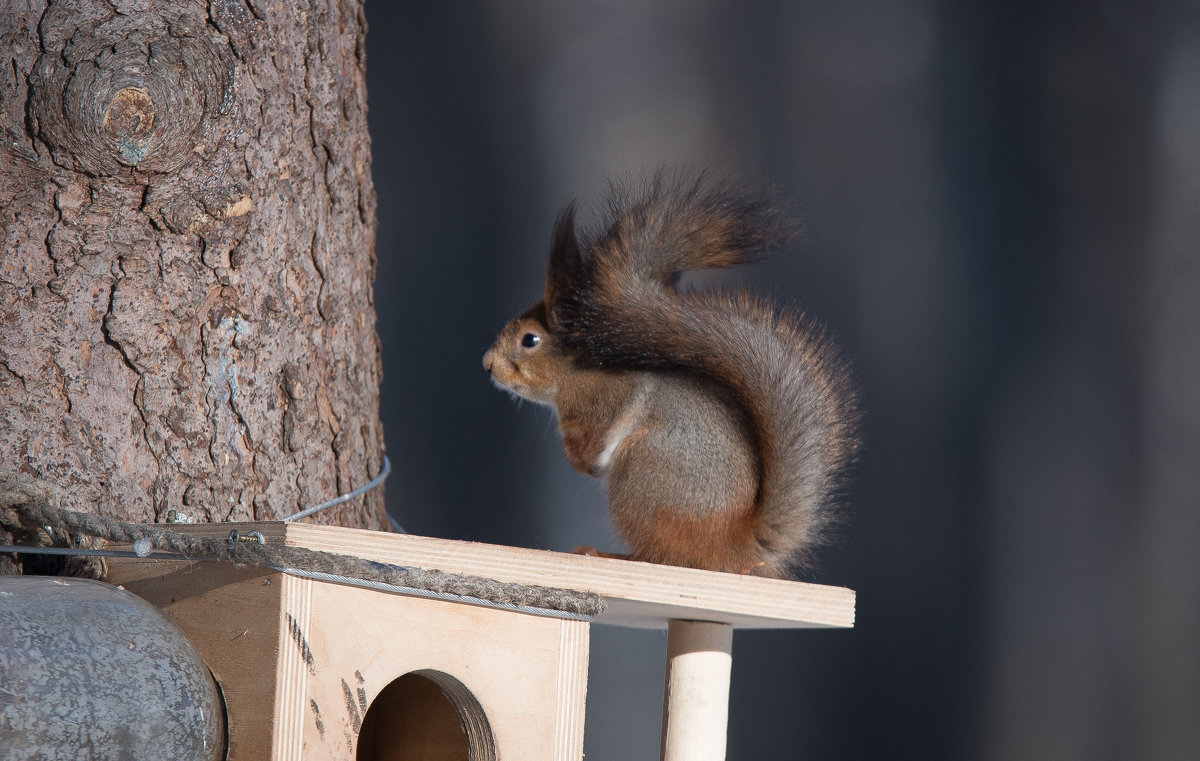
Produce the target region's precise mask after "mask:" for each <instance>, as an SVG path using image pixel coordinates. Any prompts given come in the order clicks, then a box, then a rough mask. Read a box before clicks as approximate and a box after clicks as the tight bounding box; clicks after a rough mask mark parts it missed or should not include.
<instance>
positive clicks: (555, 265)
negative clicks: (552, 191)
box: [546, 201, 583, 314]
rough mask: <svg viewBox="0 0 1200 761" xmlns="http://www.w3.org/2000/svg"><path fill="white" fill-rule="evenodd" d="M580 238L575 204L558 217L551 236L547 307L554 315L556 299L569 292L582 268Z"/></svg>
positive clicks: (547, 273)
mask: <svg viewBox="0 0 1200 761" xmlns="http://www.w3.org/2000/svg"><path fill="white" fill-rule="evenodd" d="M582 263H583V262H582V257H581V254H580V251H579V238H578V237H576V235H575V202H574V201H572V202H571V203H569V204H567V207H566V208H565V209H563V210H562V213H560V214H559V215H558V219H556V220H555V222H554V233H553V234H552V235H551V236H550V265H549V267H548V268H547V271H546V307H547V311H548V312H550V313H551V314H553V312H554V304H555V298H556V297H557V296H561V295H562V294H564V293H567V292H569V290H570V288H571V286H572V285H573V284H574V283H575V282H576V281H577V280H578V278H579V270H580V268H581V266H582Z"/></svg>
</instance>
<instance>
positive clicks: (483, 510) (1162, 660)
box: [367, 0, 1200, 761]
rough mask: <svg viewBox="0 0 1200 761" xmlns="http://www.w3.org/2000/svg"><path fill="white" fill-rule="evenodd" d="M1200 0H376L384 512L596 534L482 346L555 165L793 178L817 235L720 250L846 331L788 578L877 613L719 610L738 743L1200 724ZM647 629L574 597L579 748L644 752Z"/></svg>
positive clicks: (551, 447) (1052, 746)
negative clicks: (819, 538)
mask: <svg viewBox="0 0 1200 761" xmlns="http://www.w3.org/2000/svg"><path fill="white" fill-rule="evenodd" d="M1197 11H1198V9H1197V4H1196V3H1190V4H1185V3H1182V2H1158V3H1154V2H1098V3H1066V2H1020V1H1019V0H1018V1H1016V2H1007V1H1005V0H991V1H984V0H979V1H975V0H966V1H965V2H943V3H940V4H939V3H930V2H907V1H905V2H897V1H895V0H865V1H859V0H837V1H836V2H834V1H823V2H809V3H788V2H781V1H780V2H752V3H747V2H734V1H732V0H729V1H725V2H721V1H717V0H711V1H709V2H685V1H684V0H677V1H671V0H654V1H647V0H610V1H609V2H588V3H555V2H550V1H549V0H533V1H530V2H520V3H517V2H513V3H388V2H380V1H379V0H373V1H372V2H369V3H368V4H367V16H368V20H369V22H370V25H371V28H370V33H369V35H368V48H367V49H368V71H369V76H368V79H369V88H370V108H371V111H370V115H371V131H372V140H373V151H374V161H375V165H374V171H375V181H376V188H377V190H378V193H379V222H380V224H379V239H378V247H377V253H378V257H379V270H378V274H379V279H378V282H377V284H376V301H377V306H378V313H379V331H380V335H381V338H382V341H383V352H384V353H383V361H384V369H385V377H384V388H383V418H384V423H385V426H386V431H387V442H388V449H389V452H390V454H391V459H392V461H393V462H394V463H395V467H396V472H395V474H394V475H393V477H392V480H391V481H389V484H388V504H389V509H390V510H391V512H392V513H393V514H394V515H395V516H396V518H397V519H398V520H399V521H400V522H401V523H403V524H404V525H405V526H406V527H407V528H408V529H409V530H410V531H413V532H414V533H420V534H429V535H433V536H441V537H451V538H460V539H471V540H480V541H487V542H498V543H505V544H513V545H518V546H526V547H541V548H548V549H556V550H568V549H570V548H571V547H572V546H574V545H576V544H581V543H586V544H593V545H597V546H601V547H608V548H613V549H615V548H616V545H615V541H614V539H613V538H612V532H611V528H610V525H609V523H608V518H607V514H606V511H605V508H604V498H603V492H602V487H601V485H600V484H599V483H598V482H594V481H592V480H590V479H587V478H586V477H584V476H582V475H579V474H577V473H575V472H574V471H572V470H571V468H570V466H569V465H568V463H567V461H566V458H565V457H564V455H563V454H562V451H561V447H560V445H559V441H558V436H557V433H556V430H555V425H554V421H553V419H552V417H551V416H550V414H549V413H548V412H547V411H545V410H543V409H541V408H538V407H536V406H534V405H528V404H527V405H524V406H523V407H520V408H518V406H517V405H515V404H514V403H513V402H512V401H511V400H510V399H509V398H507V396H506V395H505V394H503V393H501V392H498V391H496V390H495V389H493V388H492V387H491V385H490V384H489V382H488V380H487V377H486V375H485V374H484V372H483V370H482V368H481V365H480V358H481V355H482V354H483V351H484V350H485V349H486V348H487V346H488V344H489V343H490V342H491V340H492V338H493V336H494V334H495V332H496V331H497V330H498V329H499V328H500V327H501V326H502V325H503V324H504V322H505V321H506V320H507V319H508V318H510V317H512V316H513V315H515V314H516V313H517V312H519V311H521V310H523V309H524V308H525V307H527V306H528V305H529V304H531V303H532V302H534V301H536V300H537V299H538V298H539V294H540V292H541V288H542V275H543V268H544V257H545V253H546V248H547V242H548V238H549V229H550V224H551V221H552V219H553V215H554V214H555V212H556V211H557V210H558V209H559V208H560V207H561V205H562V204H564V203H565V202H566V201H567V200H569V199H570V198H573V197H578V198H580V200H581V201H583V202H584V203H585V204H586V203H587V202H589V201H592V200H594V199H596V197H597V194H598V192H599V190H600V188H601V187H602V183H603V181H604V179H605V178H606V177H608V176H610V175H612V174H614V173H619V172H629V171H631V172H635V173H636V172H639V171H641V170H644V169H647V168H652V167H654V166H655V165H657V164H660V163H661V164H667V165H672V166H677V165H691V166H708V167H712V168H715V169H716V170H718V171H719V172H721V173H724V174H728V175H731V176H733V177H735V178H739V179H742V180H746V181H749V182H769V183H774V184H776V185H778V186H780V187H781V188H783V190H784V192H785V194H786V195H787V196H788V197H789V198H791V199H792V200H794V201H795V203H796V204H797V205H798V207H799V208H801V209H802V210H803V213H804V218H805V227H806V237H805V240H804V242H803V243H802V244H801V245H798V246H797V247H795V248H794V249H793V250H792V251H789V252H788V255H787V256H785V257H783V258H782V259H781V260H780V261H777V262H775V263H772V264H768V265H763V266H759V267H756V268H754V269H752V270H748V271H746V272H743V273H736V274H737V276H738V277H740V278H741V279H742V280H745V281H750V282H754V283H756V284H757V286H758V287H759V288H762V289H765V290H768V291H771V292H773V293H774V294H775V295H776V296H777V297H778V298H779V299H780V300H781V301H786V302H789V303H793V304H798V305H800V306H802V307H804V308H806V309H808V310H810V311H812V312H813V313H815V314H817V315H819V316H820V317H821V318H822V319H823V320H824V321H825V322H826V323H828V325H829V326H830V327H831V329H832V330H833V331H834V332H835V333H836V334H837V335H838V337H839V339H840V342H841V344H842V345H843V346H844V348H845V349H846V351H847V352H848V353H849V354H850V355H851V356H852V357H853V358H854V361H855V364H856V366H857V370H858V373H859V375H860V378H861V383H862V386H863V389H864V399H865V406H866V426H865V428H866V438H867V451H866V455H865V457H864V458H863V461H862V463H861V465H860V466H859V468H858V470H857V474H856V480H855V486H854V490H853V493H852V495H851V502H852V505H853V513H852V516H851V518H850V520H849V521H848V522H847V527H846V528H845V529H844V530H843V531H842V534H841V536H840V540H839V543H838V546H835V547H831V548H829V549H827V550H826V551H824V552H823V554H822V556H821V561H820V564H819V570H818V571H817V572H816V573H814V574H812V575H811V576H809V577H807V578H808V579H809V580H813V581H818V582H822V583H829V584H838V585H845V586H849V587H852V588H854V589H856V590H857V591H858V623H857V626H856V628H855V629H853V630H849V631H794V632H741V633H739V634H737V636H736V637H735V639H734V673H733V693H732V700H731V703H732V706H731V720H730V743H729V758H730V759H733V760H735V761H736V760H738V759H793V758H839V759H842V758H844V759H862V758H889V759H916V758H920V759H933V760H937V759H948V760H949V759H1058V760H1062V759H1081V760H1083V759H1087V760H1088V761H1095V760H1096V759H1100V760H1103V759H1195V758H1200V542H1198V540H1200V509H1198V508H1200V401H1198V395H1197V389H1198V388H1200V307H1198V306H1197V301H1198V295H1200V14H1198V12H1197ZM664 644H665V638H664V635H663V634H662V633H659V632H646V631H630V630H622V629H616V628H612V627H606V626H597V627H595V628H594V629H593V660H592V672H591V686H590V691H589V697H588V726H587V739H586V749H587V757H588V759H590V760H596V761H606V760H609V759H611V760H614V761H622V760H623V759H651V758H655V757H656V754H657V752H658V732H659V720H660V710H661V709H660V706H661V699H662V695H661V690H662V681H661V680H662V668H663V650H664ZM514 699H520V696H514Z"/></svg>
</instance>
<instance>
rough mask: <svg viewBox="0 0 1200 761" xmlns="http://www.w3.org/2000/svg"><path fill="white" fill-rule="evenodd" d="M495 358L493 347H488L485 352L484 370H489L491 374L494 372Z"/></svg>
mask: <svg viewBox="0 0 1200 761" xmlns="http://www.w3.org/2000/svg"><path fill="white" fill-rule="evenodd" d="M493 359H494V358H493V356H492V350H491V349H488V350H487V351H486V352H484V354H483V369H484V370H487V371H488V374H489V375H490V374H491V372H492V361H493Z"/></svg>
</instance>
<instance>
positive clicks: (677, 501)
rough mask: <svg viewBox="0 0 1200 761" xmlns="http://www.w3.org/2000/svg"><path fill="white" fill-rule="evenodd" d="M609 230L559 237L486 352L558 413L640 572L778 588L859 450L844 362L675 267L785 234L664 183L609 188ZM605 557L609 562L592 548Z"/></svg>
mask: <svg viewBox="0 0 1200 761" xmlns="http://www.w3.org/2000/svg"><path fill="white" fill-rule="evenodd" d="M605 200H606V203H605V206H604V208H605V209H606V212H605V213H604V214H603V218H602V221H601V225H600V226H599V228H598V229H597V231H596V232H594V233H580V232H577V230H576V224H575V206H574V203H572V204H570V205H568V206H567V207H566V209H565V210H564V211H563V212H562V213H561V214H560V215H559V217H558V219H557V221H556V223H555V225H554V232H553V235H552V241H551V248H550V261H549V267H548V274H547V278H546V289H545V299H544V300H543V301H541V302H539V303H538V304H536V305H535V306H533V307H532V308H531V309H529V311H527V312H525V313H524V314H522V315H521V316H519V317H517V318H516V319H514V320H513V321H512V322H510V323H509V324H508V325H507V326H506V327H505V328H504V329H503V331H501V333H500V335H499V337H497V339H496V342H495V343H494V344H493V345H492V347H491V348H490V349H489V350H488V352H487V353H486V354H485V355H484V358H483V365H484V367H485V368H486V369H487V371H488V372H489V373H490V374H491V377H492V380H493V382H494V383H495V384H496V385H498V386H500V387H501V388H504V389H507V390H508V391H510V392H512V393H514V394H516V395H518V396H521V397H523V398H525V399H529V400H531V401H534V402H540V403H543V404H547V405H550V406H551V407H553V408H554V409H555V411H556V412H557V414H558V421H559V427H560V429H561V431H562V436H563V448H564V449H565V450H566V453H567V457H568V458H569V459H570V461H571V464H572V465H574V466H575V468H576V469H577V470H580V471H582V472H584V473H587V474H589V475H592V476H598V477H601V478H604V479H605V480H606V481H607V484H608V498H609V504H610V507H611V510H612V516H613V521H614V524H615V526H616V529H617V531H618V533H619V534H620V535H621V537H622V538H623V539H624V540H625V541H626V542H627V543H628V545H629V548H630V553H629V556H628V557H630V558H631V559H633V560H644V561H649V562H654V563H665V564H670V565H679V566H688V567H692V568H704V569H709V570H716V571H728V572H733V573H751V574H756V575H761V576H771V577H787V576H789V575H790V573H791V571H792V569H794V568H797V567H802V566H804V565H807V564H808V563H809V562H810V560H811V552H812V549H813V548H814V547H815V546H816V545H818V544H819V543H820V541H821V540H822V538H823V535H824V534H826V533H827V529H828V528H829V526H830V524H831V521H832V520H833V518H834V515H832V513H833V512H834V510H833V504H834V503H835V502H836V498H837V494H838V492H839V488H840V486H841V484H842V480H843V477H844V473H845V470H846V468H847V466H848V464H849V463H850V462H851V461H852V460H853V459H854V457H855V455H856V452H857V449H858V436H857V418H858V413H857V401H856V396H857V395H856V391H855V388H854V383H853V381H852V379H851V375H850V372H849V370H848V368H847V365H846V363H845V362H844V361H843V360H842V359H841V357H840V355H839V354H838V352H837V351H836V350H835V349H834V347H833V345H832V343H831V342H830V340H829V339H828V337H827V335H826V333H825V332H824V331H823V330H822V329H821V327H820V326H819V325H818V324H817V323H816V322H814V321H813V320H812V319H810V318H808V317H806V316H803V315H800V314H796V313H792V312H788V311H781V310H778V309H776V308H774V307H773V306H772V305H770V304H769V303H768V302H766V301H764V300H762V299H761V298H757V297H755V296H751V295H749V294H747V293H745V292H736V293H723V292H714V291H707V290H680V289H679V288H678V287H677V285H678V281H679V276H680V274H681V273H683V272H685V271H688V270H696V269H705V268H710V267H729V266H733V265H737V264H742V263H746V262H750V261H755V260H757V259H760V258H762V257H763V256H765V255H766V254H768V253H770V252H771V251H773V250H774V249H777V248H779V247H780V246H781V245H782V244H784V243H785V242H787V240H788V239H790V237H791V235H792V231H793V226H792V224H791V221H790V219H789V217H788V215H787V214H785V213H784V212H783V211H782V210H781V208H780V206H779V205H778V204H776V203H775V202H774V201H773V200H772V199H771V198H770V197H769V196H768V195H765V194H753V193H748V192H744V191H741V190H738V189H735V188H733V187H731V186H729V185H725V184H721V183H716V182H713V181H711V180H709V179H708V178H707V177H706V176H704V175H699V176H688V175H670V174H667V173H666V172H663V171H660V172H658V173H657V174H655V175H654V176H653V177H652V178H650V179H649V180H648V181H647V182H645V183H644V184H643V186H642V187H641V188H640V189H630V187H628V186H622V185H620V184H616V183H614V184H611V185H610V188H609V192H608V194H607V197H606V199H605ZM600 554H604V553H600Z"/></svg>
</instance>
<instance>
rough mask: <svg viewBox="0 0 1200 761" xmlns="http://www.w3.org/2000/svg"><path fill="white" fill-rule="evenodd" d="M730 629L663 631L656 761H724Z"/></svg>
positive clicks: (686, 624)
mask: <svg viewBox="0 0 1200 761" xmlns="http://www.w3.org/2000/svg"><path fill="white" fill-rule="evenodd" d="M732 647H733V626H731V625H729V624H718V623H712V622H709V621H677V620H672V621H671V622H669V623H668V625H667V680H666V689H665V693H664V695H663V732H662V761H724V758H725V735H726V729H727V727H728V725H729V672H730V668H731V667H732V664H733V658H732V655H731V652H732Z"/></svg>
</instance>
